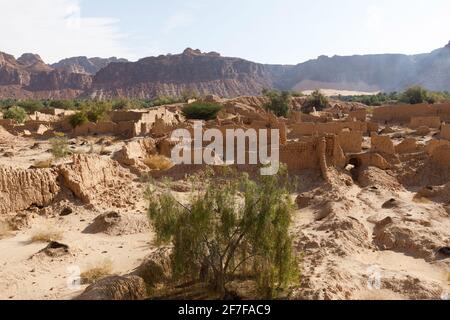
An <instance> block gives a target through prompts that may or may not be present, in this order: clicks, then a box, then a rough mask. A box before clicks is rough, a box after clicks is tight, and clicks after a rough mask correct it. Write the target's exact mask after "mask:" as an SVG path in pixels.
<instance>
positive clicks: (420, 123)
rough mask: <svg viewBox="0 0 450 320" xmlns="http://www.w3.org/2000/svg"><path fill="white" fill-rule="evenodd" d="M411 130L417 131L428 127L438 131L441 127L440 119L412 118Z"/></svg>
mask: <svg viewBox="0 0 450 320" xmlns="http://www.w3.org/2000/svg"><path fill="white" fill-rule="evenodd" d="M409 127H410V128H411V129H417V128H420V127H428V128H433V129H438V128H440V127H441V118H440V117H412V118H411V122H410V123H409Z"/></svg>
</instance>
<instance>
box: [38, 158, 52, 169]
mask: <svg viewBox="0 0 450 320" xmlns="http://www.w3.org/2000/svg"><path fill="white" fill-rule="evenodd" d="M52 164H53V159H47V160H41V161H36V162H35V163H34V165H33V167H34V168H37V169H45V168H50V167H51V166H52Z"/></svg>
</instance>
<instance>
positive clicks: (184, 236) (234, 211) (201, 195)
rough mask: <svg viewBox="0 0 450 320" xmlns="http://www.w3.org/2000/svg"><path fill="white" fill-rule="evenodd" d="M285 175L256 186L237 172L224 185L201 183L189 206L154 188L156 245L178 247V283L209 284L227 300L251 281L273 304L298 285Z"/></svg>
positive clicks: (174, 265) (151, 201)
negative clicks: (237, 284)
mask: <svg viewBox="0 0 450 320" xmlns="http://www.w3.org/2000/svg"><path fill="white" fill-rule="evenodd" d="M286 174H287V170H285V168H283V169H282V173H281V174H280V175H278V176H262V177H261V179H260V181H257V182H255V181H252V180H250V179H249V178H248V175H246V174H243V175H237V173H235V172H233V173H232V174H230V175H228V176H225V177H222V178H221V179H220V181H217V179H218V178H217V177H212V176H209V177H208V176H206V177H199V178H198V179H197V181H201V182H198V184H199V186H198V187H194V189H196V190H195V191H194V192H193V195H192V198H191V200H190V203H189V204H188V205H184V204H181V203H179V202H177V200H176V199H175V198H174V197H173V195H172V194H171V193H170V192H167V193H163V194H161V195H157V194H155V191H154V190H152V189H151V187H150V189H149V190H148V191H147V193H146V194H147V198H148V200H149V211H148V213H149V217H150V219H151V221H152V223H153V226H154V228H155V231H156V236H157V243H159V244H171V245H172V246H173V252H172V255H171V268H172V274H173V276H174V280H175V281H186V282H189V281H195V280H201V281H205V282H207V283H209V284H210V286H211V288H212V289H214V290H216V292H218V293H220V294H224V293H225V292H226V289H225V288H226V284H227V283H228V282H229V281H233V280H235V279H237V278H239V277H240V276H247V277H250V278H251V279H253V280H255V281H256V283H257V284H258V288H259V292H260V294H261V296H263V297H265V298H274V297H277V296H279V294H280V293H282V292H283V290H284V289H286V287H287V286H288V285H289V284H290V283H291V282H292V281H294V280H295V279H298V277H297V276H298V273H297V271H298V268H297V266H298V265H297V259H296V257H295V254H294V252H293V248H292V239H291V236H290V235H289V226H290V223H291V215H292V212H293V211H292V210H293V205H292V201H291V198H290V195H289V193H290V192H289V190H290V185H289V183H288V182H287V181H288V179H287V176H286ZM200 184H201V186H200ZM238 203H239V205H237V204H238Z"/></svg>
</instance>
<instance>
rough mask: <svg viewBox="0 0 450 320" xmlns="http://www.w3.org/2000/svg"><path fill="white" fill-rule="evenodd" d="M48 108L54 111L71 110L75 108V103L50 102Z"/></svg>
mask: <svg viewBox="0 0 450 320" xmlns="http://www.w3.org/2000/svg"><path fill="white" fill-rule="evenodd" d="M48 106H49V107H50V108H54V109H64V110H71V109H74V108H75V102H74V101H73V100H52V101H50V102H49V103H48Z"/></svg>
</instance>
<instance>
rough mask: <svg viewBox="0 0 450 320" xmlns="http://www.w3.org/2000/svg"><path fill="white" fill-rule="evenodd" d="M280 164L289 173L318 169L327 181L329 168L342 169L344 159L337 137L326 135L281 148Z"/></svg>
mask: <svg viewBox="0 0 450 320" xmlns="http://www.w3.org/2000/svg"><path fill="white" fill-rule="evenodd" d="M280 162H281V163H284V164H286V165H287V168H288V170H290V171H298V170H306V169H319V170H320V171H321V173H322V176H323V178H324V179H325V180H327V181H328V179H329V170H330V167H337V168H343V167H344V166H345V164H346V158H345V155H344V152H343V151H342V148H341V146H340V145H339V141H338V138H337V136H335V135H326V136H321V137H315V138H314V139H313V140H312V141H308V142H303V141H302V142H291V143H287V144H286V145H283V146H281V147H280Z"/></svg>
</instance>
